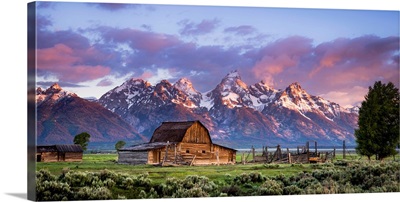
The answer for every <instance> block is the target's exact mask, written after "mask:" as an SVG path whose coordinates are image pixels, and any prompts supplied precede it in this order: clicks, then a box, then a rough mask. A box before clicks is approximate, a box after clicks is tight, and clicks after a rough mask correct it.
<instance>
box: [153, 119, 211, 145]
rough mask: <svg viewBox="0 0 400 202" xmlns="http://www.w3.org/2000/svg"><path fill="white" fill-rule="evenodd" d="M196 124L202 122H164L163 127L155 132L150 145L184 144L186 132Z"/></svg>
mask: <svg viewBox="0 0 400 202" xmlns="http://www.w3.org/2000/svg"><path fill="white" fill-rule="evenodd" d="M196 122H198V123H200V124H201V122H200V121H185V122H163V123H162V124H161V126H159V127H158V128H157V129H156V130H155V131H154V133H153V136H152V137H151V140H150V143H152V142H167V141H169V142H182V140H183V138H184V136H185V134H186V131H187V130H188V129H189V128H190V127H191V126H192V125H193V124H195V123H196ZM201 125H203V124H201Z"/></svg>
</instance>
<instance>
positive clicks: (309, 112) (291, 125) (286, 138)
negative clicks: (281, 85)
mask: <svg viewBox="0 0 400 202" xmlns="http://www.w3.org/2000/svg"><path fill="white" fill-rule="evenodd" d="M129 81H135V83H136V84H137V85H136V84H129V83H127V82H128V81H127V82H124V83H123V84H122V85H120V86H117V87H115V88H114V89H112V90H110V91H108V92H107V93H105V94H104V95H103V96H101V97H100V98H99V99H98V102H99V103H100V104H101V105H103V106H104V107H105V108H107V109H109V110H111V111H113V112H115V113H116V114H118V115H119V116H120V117H121V118H123V119H124V120H126V121H127V122H128V123H129V124H131V125H132V126H133V127H134V128H137V129H138V131H139V132H140V133H142V134H144V135H145V136H146V137H148V136H151V134H152V132H153V131H154V129H155V128H156V127H157V126H158V125H159V124H160V123H161V122H163V121H189V120H200V121H202V122H203V124H204V125H205V126H206V127H207V128H208V129H209V131H210V134H211V136H212V137H213V139H215V140H216V141H224V142H228V143H231V145H233V146H234V145H235V144H236V145H241V144H242V143H243V144H247V145H251V144H253V143H258V144H259V141H260V139H261V140H264V141H265V142H266V143H267V142H269V143H272V144H275V143H279V142H289V143H293V144H295V143H297V144H300V143H301V142H302V141H306V140H308V139H310V138H312V139H317V140H319V141H322V142H324V143H326V144H338V142H341V141H342V140H346V141H349V142H350V143H352V142H354V136H353V132H354V129H355V127H356V125H357V119H358V115H357V114H356V110H353V111H350V110H348V109H345V108H343V107H341V106H340V105H338V104H336V103H334V102H330V101H328V100H325V99H323V98H322V97H319V96H314V95H310V94H308V93H307V92H306V90H305V89H303V88H302V87H301V85H300V84H299V83H298V82H293V83H292V84H290V85H289V86H288V87H287V88H285V89H283V90H275V89H273V88H272V87H269V86H268V85H266V84H265V83H264V82H262V81H261V82H258V83H256V84H253V85H247V84H246V83H245V82H243V81H242V80H241V77H240V74H239V73H238V72H237V71H233V72H230V73H228V74H227V75H226V76H225V77H224V78H223V79H222V80H221V82H220V83H219V84H218V85H216V87H215V88H214V89H210V90H209V91H207V92H205V93H200V92H199V91H197V90H196V89H195V88H194V87H193V84H192V83H191V82H190V80H189V79H187V78H182V79H179V80H177V81H176V82H175V83H170V82H169V81H167V80H162V81H161V82H159V83H157V84H156V85H155V86H153V85H151V84H150V83H148V82H147V81H143V80H141V79H131V80H129ZM144 83H146V85H142V84H144ZM139 84H141V85H139ZM138 85H139V86H138ZM139 95H140V96H139ZM235 141H237V143H235Z"/></svg>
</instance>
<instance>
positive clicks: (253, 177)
mask: <svg viewBox="0 0 400 202" xmlns="http://www.w3.org/2000/svg"><path fill="white" fill-rule="evenodd" d="M265 180H266V177H264V176H262V175H261V173H259V172H251V173H242V174H240V175H239V176H236V177H235V178H234V179H233V182H234V184H237V185H241V184H246V183H257V182H263V181H265Z"/></svg>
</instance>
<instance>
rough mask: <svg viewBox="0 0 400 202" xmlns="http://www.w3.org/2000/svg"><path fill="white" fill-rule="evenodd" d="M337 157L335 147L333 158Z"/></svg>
mask: <svg viewBox="0 0 400 202" xmlns="http://www.w3.org/2000/svg"><path fill="white" fill-rule="evenodd" d="M335 157H336V147H333V158H335Z"/></svg>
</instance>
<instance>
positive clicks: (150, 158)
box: [147, 148, 174, 164]
mask: <svg viewBox="0 0 400 202" xmlns="http://www.w3.org/2000/svg"><path fill="white" fill-rule="evenodd" d="M169 150H171V149H169ZM168 153H169V154H168V155H171V151H168ZM173 154H174V153H173V151H172V155H173ZM164 156H165V148H163V149H154V150H150V151H148V153H147V163H148V164H159V163H161V162H162V161H163V159H164Z"/></svg>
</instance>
